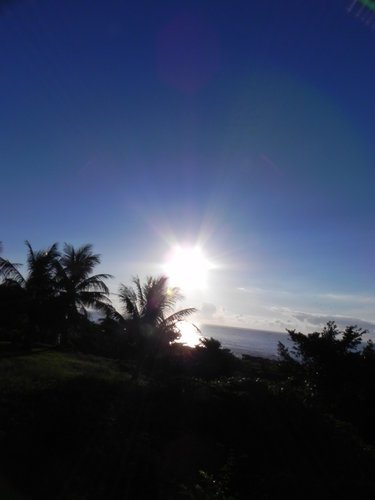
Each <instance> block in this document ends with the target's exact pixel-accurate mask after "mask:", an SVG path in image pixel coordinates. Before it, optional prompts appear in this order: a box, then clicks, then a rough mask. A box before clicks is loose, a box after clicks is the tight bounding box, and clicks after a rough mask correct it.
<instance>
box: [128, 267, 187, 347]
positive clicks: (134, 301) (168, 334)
mask: <svg viewBox="0 0 375 500" xmlns="http://www.w3.org/2000/svg"><path fill="white" fill-rule="evenodd" d="M167 282H168V278H167V277H166V276H160V277H158V278H153V277H148V278H147V279H146V281H145V283H144V284H143V285H142V284H141V282H140V279H139V277H138V276H136V277H134V278H133V284H134V287H131V286H130V287H128V286H125V285H121V287H120V293H119V298H120V301H121V303H122V304H123V306H124V309H125V318H126V319H128V329H129V330H132V331H133V332H135V333H136V335H137V336H138V337H143V338H147V337H148V338H153V339H155V340H157V342H158V343H159V344H161V345H163V346H165V345H169V343H170V342H172V341H173V340H176V339H177V338H178V337H179V330H178V328H177V326H176V324H177V323H178V322H179V321H182V320H184V319H185V318H186V317H188V316H190V315H191V314H192V313H194V312H195V311H196V309H195V308H187V309H182V310H180V311H174V309H175V306H176V303H177V302H178V301H180V300H182V299H183V295H182V294H181V291H180V289H179V288H177V287H173V288H169V287H168V284H167Z"/></svg>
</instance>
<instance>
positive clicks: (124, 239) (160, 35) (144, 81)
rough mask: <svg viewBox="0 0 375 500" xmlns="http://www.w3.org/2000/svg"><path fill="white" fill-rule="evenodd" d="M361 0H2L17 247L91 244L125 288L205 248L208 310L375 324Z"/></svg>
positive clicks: (369, 122)
mask: <svg viewBox="0 0 375 500" xmlns="http://www.w3.org/2000/svg"><path fill="white" fill-rule="evenodd" d="M352 3H353V2H352V1H349V0H348V1H347V2H346V1H345V0H330V2H327V1H326V0H310V1H307V2H300V1H297V0H287V1H283V2H281V1H280V0H269V1H267V2H264V1H262V0H257V1H251V2H250V1H246V2H245V1H238V2H227V1H219V0H215V1H205V2H201V1H199V2H198V1H196V2H195V1H191V2H172V1H169V2H168V1H160V2H151V1H137V2H132V1H129V2H120V1H114V0H108V1H106V2H99V1H96V0H90V1H88V0H82V1H80V2H76V1H73V0H64V1H56V2H49V1H47V0H34V1H32V2H30V1H24V0H15V1H14V2H12V1H9V2H7V3H5V5H4V7H2V8H1V10H0V47H1V56H0V57H1V73H0V88H1V98H0V100H1V101H0V102H1V113H0V162H1V163H0V169H1V183H0V208H1V210H0V227H1V238H0V239H1V240H2V241H3V243H4V255H5V256H7V257H9V258H11V259H12V260H15V261H22V260H23V259H24V255H25V247H24V245H23V241H24V239H29V240H30V241H31V243H32V244H33V246H34V247H36V248H39V247H45V246H48V245H49V244H51V243H52V242H54V241H59V242H61V243H63V242H64V241H67V242H71V243H73V244H76V245H78V244H81V243H86V242H92V243H93V244H94V246H95V249H96V250H97V251H98V252H99V253H101V254H102V256H103V258H102V266H101V270H102V271H105V272H110V273H112V274H114V275H115V276H116V279H115V280H113V282H112V284H111V287H112V289H113V291H114V292H115V291H116V290H117V286H118V283H119V282H125V283H129V281H130V279H131V276H132V275H134V274H139V275H140V276H145V275H147V274H156V273H158V272H160V269H161V266H162V264H163V262H164V260H165V258H166V257H165V256H166V255H167V253H168V251H169V249H170V246H171V245H172V244H173V242H179V243H181V244H185V245H189V244H191V245H194V244H195V243H196V242H199V244H200V245H201V246H202V248H203V250H204V252H205V254H206V255H207V258H208V259H210V260H211V261H212V262H213V263H214V264H215V267H214V268H213V269H212V270H211V271H210V273H209V280H208V286H207V288H206V289H205V290H193V291H191V292H189V293H187V298H186V302H187V304H188V305H189V306H196V307H198V308H199V309H200V310H201V312H200V316H199V319H200V320H201V321H210V322H217V323H222V324H229V325H236V326H249V327H255V328H264V329H273V330H283V329H284V328H285V327H296V328H300V329H302V330H304V331H307V330H309V329H311V328H312V327H316V325H321V324H322V322H324V321H325V320H326V319H328V318H332V317H335V318H337V319H338V320H339V321H342V322H344V323H345V322H353V321H356V322H357V323H359V324H363V325H365V326H368V327H369V328H370V329H373V328H375V326H374V324H375V284H374V275H375V261H374V259H375V252H374V247H375V225H374V213H375V198H374V184H375V182H374V181H375V170H374V160H375V143H374V140H373V137H374V129H375V124H374V117H375V100H374V99H373V90H374V88H375V71H374V65H375V50H374V49H375V30H374V28H373V26H372V24H371V22H366V21H371V19H370V18H368V17H367V18H366V19H363V14H364V13H362V14H361V15H358V16H357V15H356V14H357V13H358V8H357V6H355V8H354V9H353V10H352V11H351V12H348V7H349V6H350V5H351V4H352Z"/></svg>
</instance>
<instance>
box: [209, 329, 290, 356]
mask: <svg viewBox="0 0 375 500" xmlns="http://www.w3.org/2000/svg"><path fill="white" fill-rule="evenodd" d="M199 328H200V331H201V336H203V337H213V338H215V339H217V340H219V341H220V342H221V344H222V346H223V347H226V348H228V349H230V350H231V351H232V352H233V354H236V355H241V354H251V355H253V356H261V357H264V358H275V357H277V344H278V342H282V343H283V344H284V345H285V346H287V347H290V346H291V343H290V341H289V338H288V334H287V333H286V332H285V333H282V332H268V331H264V330H253V329H248V328H233V327H228V326H217V325H202V324H201V325H200V327H199Z"/></svg>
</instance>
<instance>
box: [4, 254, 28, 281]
mask: <svg viewBox="0 0 375 500" xmlns="http://www.w3.org/2000/svg"><path fill="white" fill-rule="evenodd" d="M21 265H22V264H15V263H13V262H10V261H9V260H7V259H3V258H2V257H0V276H2V278H3V279H4V280H8V281H9V280H10V281H15V282H16V283H18V284H19V285H24V283H25V278H24V277H23V276H22V274H21V273H20V272H19V270H18V267H20V266H21Z"/></svg>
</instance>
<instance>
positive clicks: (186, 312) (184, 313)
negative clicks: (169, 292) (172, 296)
mask: <svg viewBox="0 0 375 500" xmlns="http://www.w3.org/2000/svg"><path fill="white" fill-rule="evenodd" d="M195 312H197V309H196V308H195V307H189V308H186V309H181V310H180V311H177V312H175V313H173V314H171V315H170V316H168V317H167V318H165V319H164V320H163V321H162V324H163V325H166V326H171V325H175V324H176V323H178V322H179V321H183V320H184V319H186V318H187V317H188V316H191V315H192V314H194V313H195Z"/></svg>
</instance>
